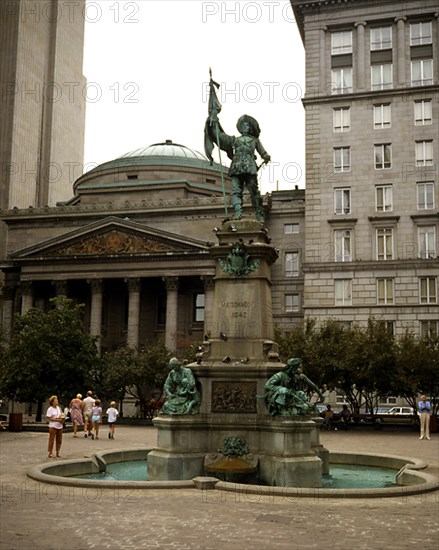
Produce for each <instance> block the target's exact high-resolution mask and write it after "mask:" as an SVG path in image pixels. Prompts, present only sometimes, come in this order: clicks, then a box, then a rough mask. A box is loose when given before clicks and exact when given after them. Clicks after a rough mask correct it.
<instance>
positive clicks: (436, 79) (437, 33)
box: [432, 11, 439, 82]
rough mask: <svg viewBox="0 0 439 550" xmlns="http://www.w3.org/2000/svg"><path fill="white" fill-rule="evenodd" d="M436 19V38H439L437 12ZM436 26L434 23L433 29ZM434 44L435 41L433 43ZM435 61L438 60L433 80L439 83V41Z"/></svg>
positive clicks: (438, 13) (438, 14)
mask: <svg viewBox="0 0 439 550" xmlns="http://www.w3.org/2000/svg"><path fill="white" fill-rule="evenodd" d="M434 16H435V18H436V36H439V11H437V12H435V14H434ZM433 26H434V21H433V22H432V27H433ZM432 32H433V33H434V30H433V29H432ZM433 44H434V41H433ZM433 59H436V67H435V68H433V78H434V81H436V82H437V81H438V79H439V76H438V75H439V40H436V53H435V52H433ZM434 81H433V82H434Z"/></svg>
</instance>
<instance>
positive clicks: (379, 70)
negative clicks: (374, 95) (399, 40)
mask: <svg viewBox="0 0 439 550" xmlns="http://www.w3.org/2000/svg"><path fill="white" fill-rule="evenodd" d="M370 70H371V77H370V80H371V83H372V90H388V89H390V88H391V87H392V86H393V65H392V63H383V64H382V65H372V67H371V68H370Z"/></svg>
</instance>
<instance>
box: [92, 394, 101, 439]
mask: <svg viewBox="0 0 439 550" xmlns="http://www.w3.org/2000/svg"><path fill="white" fill-rule="evenodd" d="M91 414H92V416H91V420H92V422H93V432H94V433H92V434H91V438H92V439H94V438H95V437H96V439H99V424H100V423H101V422H102V407H101V402H100V400H99V399H96V401H95V404H94V407H93V409H92V411H91Z"/></svg>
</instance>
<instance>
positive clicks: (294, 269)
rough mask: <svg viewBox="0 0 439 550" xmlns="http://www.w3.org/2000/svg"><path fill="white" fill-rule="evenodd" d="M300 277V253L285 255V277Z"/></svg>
mask: <svg viewBox="0 0 439 550" xmlns="http://www.w3.org/2000/svg"><path fill="white" fill-rule="evenodd" d="M298 276H299V253H298V252H287V253H286V254H285V277H298Z"/></svg>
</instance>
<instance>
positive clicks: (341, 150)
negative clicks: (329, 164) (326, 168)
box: [333, 147, 351, 172]
mask: <svg viewBox="0 0 439 550" xmlns="http://www.w3.org/2000/svg"><path fill="white" fill-rule="evenodd" d="M333 159H334V172H350V171H351V148H350V147H334V149H333Z"/></svg>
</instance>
